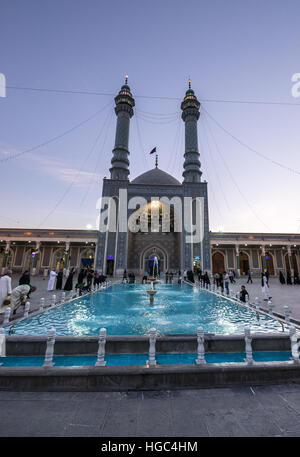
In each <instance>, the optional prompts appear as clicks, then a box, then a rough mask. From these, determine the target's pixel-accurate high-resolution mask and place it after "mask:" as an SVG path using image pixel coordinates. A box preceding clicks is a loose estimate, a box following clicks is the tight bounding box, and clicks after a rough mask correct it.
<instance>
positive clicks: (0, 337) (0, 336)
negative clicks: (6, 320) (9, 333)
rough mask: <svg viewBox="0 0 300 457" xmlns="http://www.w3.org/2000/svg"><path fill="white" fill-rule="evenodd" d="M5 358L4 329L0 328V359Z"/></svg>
mask: <svg viewBox="0 0 300 457" xmlns="http://www.w3.org/2000/svg"><path fill="white" fill-rule="evenodd" d="M5 356H6V337H5V332H4V328H3V327H1V328H0V357H5Z"/></svg>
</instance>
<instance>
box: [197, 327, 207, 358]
mask: <svg viewBox="0 0 300 457" xmlns="http://www.w3.org/2000/svg"><path fill="white" fill-rule="evenodd" d="M204 341H205V340H204V330H203V328H202V327H198V328H197V342H198V348H197V353H198V357H197V359H196V364H197V365H204V364H205V363H206V360H205V348H204Z"/></svg>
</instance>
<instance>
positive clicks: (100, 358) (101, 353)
mask: <svg viewBox="0 0 300 457" xmlns="http://www.w3.org/2000/svg"><path fill="white" fill-rule="evenodd" d="M105 344H106V328H101V329H100V331H99V339H98V355H97V362H96V363H95V367H105V365H106V362H105V360H104V357H105Z"/></svg>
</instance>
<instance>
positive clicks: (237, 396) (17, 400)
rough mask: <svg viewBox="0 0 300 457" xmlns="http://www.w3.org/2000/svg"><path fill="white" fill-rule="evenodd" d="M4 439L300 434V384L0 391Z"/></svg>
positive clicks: (0, 423)
mask: <svg viewBox="0 0 300 457" xmlns="http://www.w3.org/2000/svg"><path fill="white" fill-rule="evenodd" d="M0 436H1V437H5V436H6V437H15V436H20V437H36V436H47V437H50V436H52V437H53V436H68V437H70V436H73V437H74V436H81V437H85V436H86V437H92V436H94V437H101V436H103V437H117V436H123V437H154V436H155V437H176V436H178V437H184V436H186V437H218V436H225V437H227V436H228V437H240V436H246V437H247V436H250V437H255V436H268V437H270V436H284V437H293V436H298V437H299V436H300V385H280V386H261V387H235V388H227V389H201V390H185V391H179V390H178V391H157V392H154V391H147V392H128V393H125V392H123V393H118V392H98V393H96V392H77V393H74V392H73V393H71V392H49V393H48V392H0Z"/></svg>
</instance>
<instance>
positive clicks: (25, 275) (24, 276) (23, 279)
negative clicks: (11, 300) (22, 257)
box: [19, 270, 30, 286]
mask: <svg viewBox="0 0 300 457" xmlns="http://www.w3.org/2000/svg"><path fill="white" fill-rule="evenodd" d="M23 284H30V273H29V271H28V270H25V271H24V273H23V274H22V276H21V278H20V279H19V286H22V285H23Z"/></svg>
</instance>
